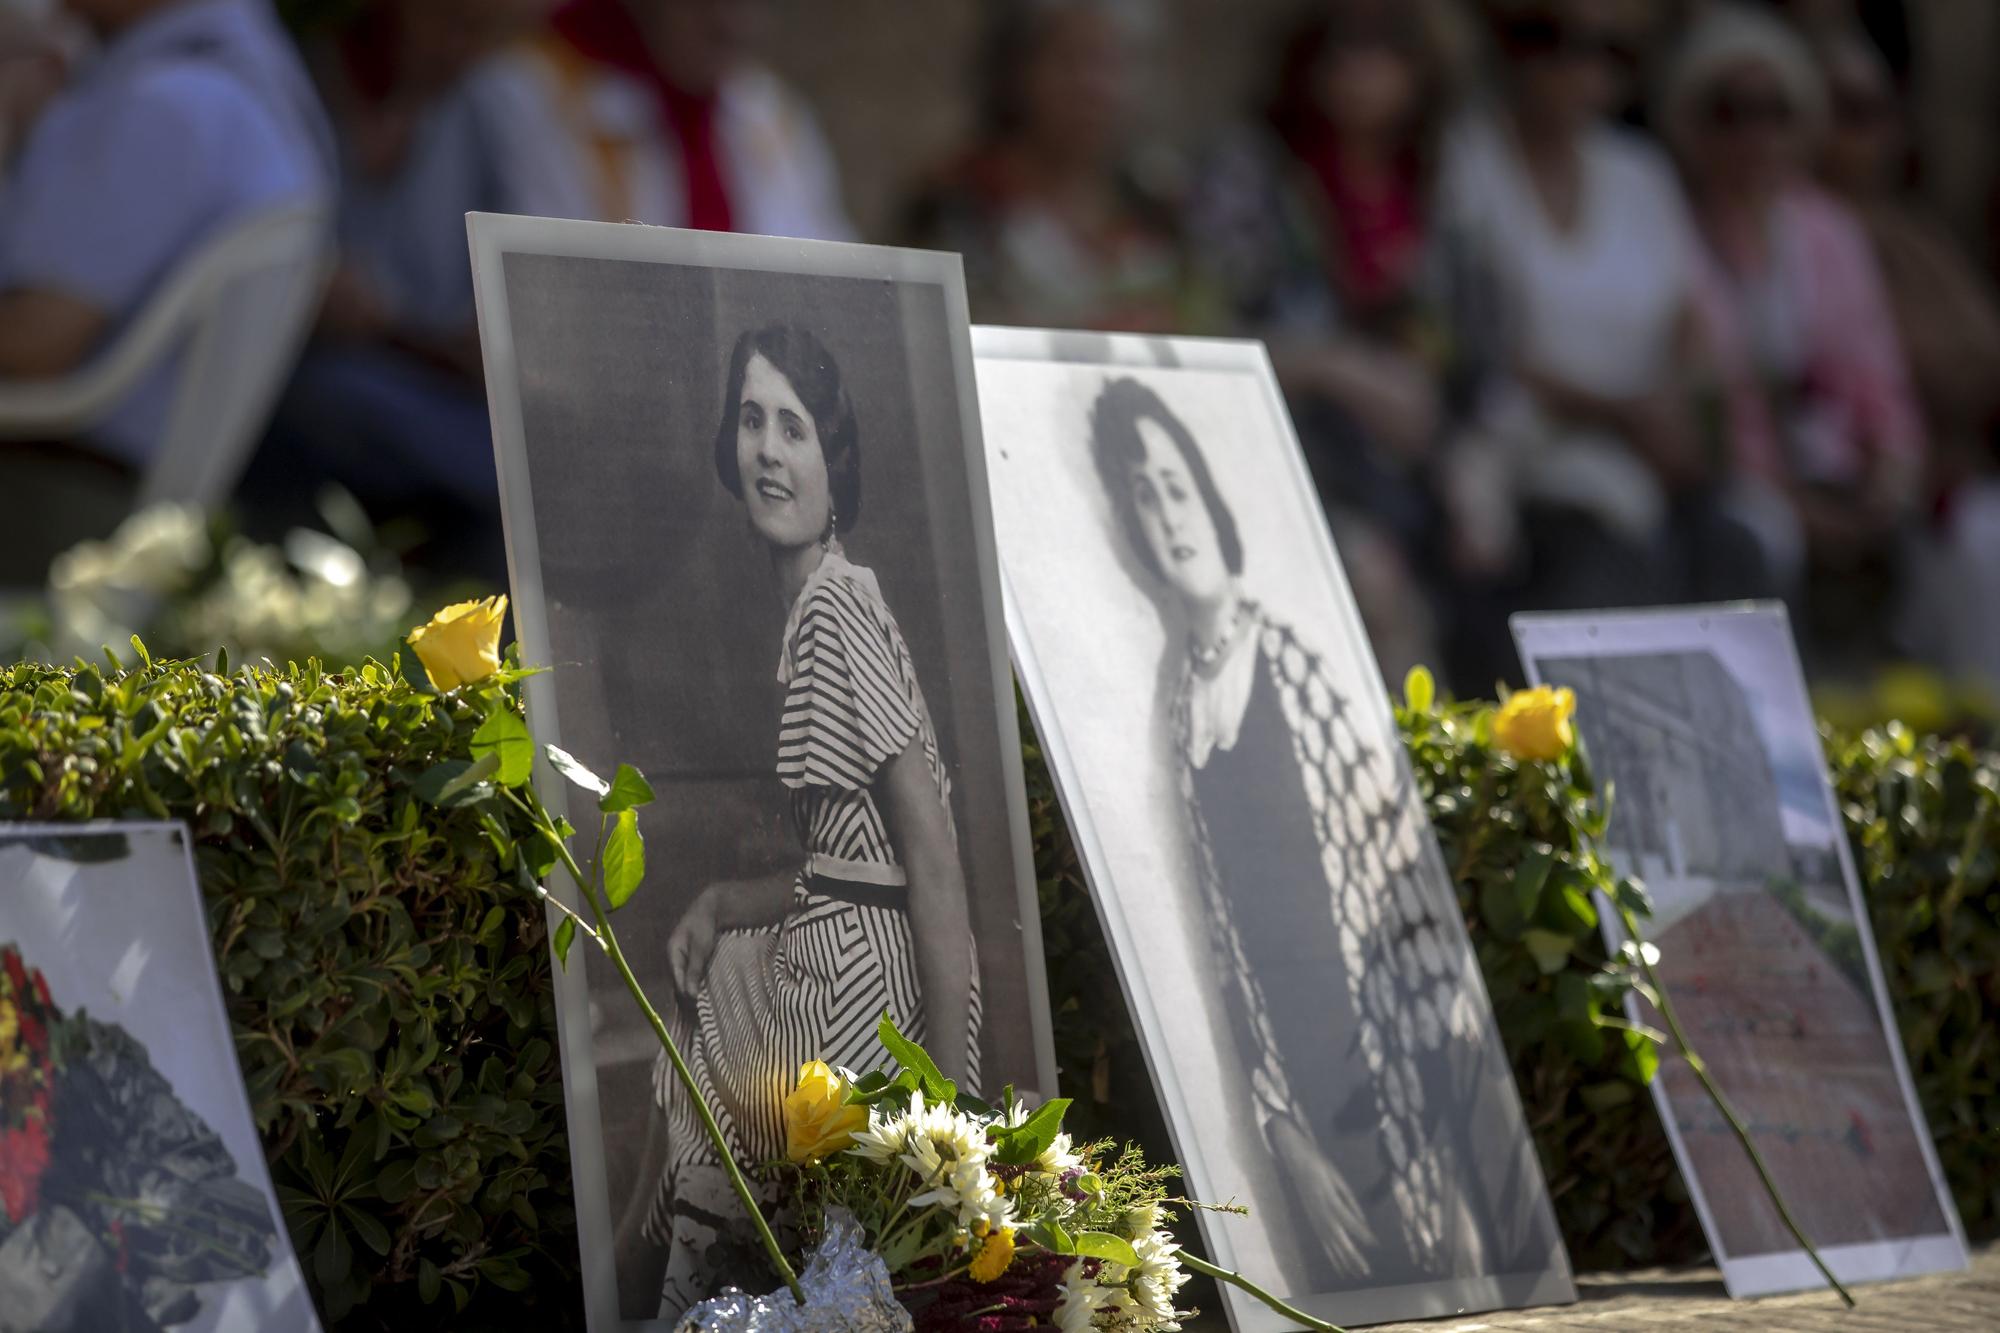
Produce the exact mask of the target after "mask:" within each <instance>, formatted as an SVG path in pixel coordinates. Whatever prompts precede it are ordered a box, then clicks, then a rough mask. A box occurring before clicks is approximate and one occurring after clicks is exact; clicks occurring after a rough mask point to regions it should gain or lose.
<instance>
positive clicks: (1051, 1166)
mask: <svg viewBox="0 0 2000 1333" xmlns="http://www.w3.org/2000/svg"><path fill="white" fill-rule="evenodd" d="M1082 1169H1083V1159H1082V1158H1081V1157H1078V1156H1077V1155H1076V1153H1075V1152H1074V1151H1072V1149H1071V1147H1070V1137H1069V1135H1067V1134H1058V1135H1056V1136H1055V1139H1054V1141H1053V1142H1051V1143H1050V1144H1049V1146H1048V1147H1046V1148H1044V1149H1042V1153H1041V1156H1039V1157H1037V1158H1036V1159H1035V1170H1037V1171H1040V1172H1043V1173H1044V1174H1046V1175H1051V1176H1060V1175H1062V1174H1063V1173H1064V1172H1067V1171H1081V1170H1082Z"/></svg>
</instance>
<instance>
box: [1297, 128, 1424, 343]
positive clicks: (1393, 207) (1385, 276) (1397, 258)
mask: <svg viewBox="0 0 2000 1333" xmlns="http://www.w3.org/2000/svg"><path fill="white" fill-rule="evenodd" d="M1286 140H1287V143H1288V145H1289V146H1290V148H1291V150H1292V152H1293V153H1294V154H1295V155H1296V156H1297V157H1298V159H1299V161H1300V162H1301V163H1302V164H1303V165H1304V166H1305V168H1306V170H1307V171H1308V172H1309V173H1310V174H1311V176H1312V178H1313V180H1314V181H1316V182H1317V183H1318V185H1319V188H1320V191H1321V193H1322V194H1323V196H1324V199H1325V203H1326V225H1327V229H1328V232H1329V236H1328V239H1329V240H1330V241H1331V242H1332V251H1333V254H1332V256H1331V258H1332V261H1333V267H1334V274H1333V276H1334V279H1335V283H1336V286H1337V287H1338V289H1339V294H1340V296H1341V297H1342V299H1343V300H1345V301H1346V303H1347V304H1348V305H1349V306H1350V307H1352V308H1354V309H1356V310H1357V311H1359V312H1361V313H1368V312H1371V311H1373V310H1375V309H1378V308H1380V307H1382V306H1384V305H1387V304H1389V303H1391V302H1393V301H1395V300H1396V299H1397V298H1398V297H1400V296H1401V295H1402V294H1403V293H1404V291H1405V290H1406V288H1407V287H1408V285H1409V282H1410V280H1411V278H1412V277H1413V276H1414V274H1415V271H1416V265H1417V259H1418V257H1419V255H1420V254H1421V253H1422V250H1423V241H1424V216H1423V201H1422V199H1421V197H1420V196H1421V186H1420V182H1421V179H1422V172H1421V171H1420V170H1419V168H1418V166H1417V164H1416V162H1415V160H1414V159H1413V158H1405V159H1404V160H1402V161H1399V162H1397V163H1396V164H1395V165H1394V167H1393V168H1392V169H1391V170H1390V172H1389V174H1388V176H1387V177H1386V178H1385V179H1383V180H1381V181H1379V182H1373V183H1370V184H1367V185H1364V184H1363V183H1362V182H1361V181H1360V180H1358V179H1356V174H1355V173H1354V172H1353V171H1352V170H1350V169H1349V167H1348V164H1347V163H1346V162H1345V161H1344V160H1343V159H1342V155H1341V152H1340V147H1339V143H1338V141H1337V139H1336V138H1335V136H1334V134H1333V131H1332V129H1331V127H1328V126H1325V125H1324V124H1323V123H1319V124H1310V125H1305V126H1301V127H1299V128H1298V129H1297V130H1295V131H1294V132H1293V133H1292V134H1289V135H1287V136H1286Z"/></svg>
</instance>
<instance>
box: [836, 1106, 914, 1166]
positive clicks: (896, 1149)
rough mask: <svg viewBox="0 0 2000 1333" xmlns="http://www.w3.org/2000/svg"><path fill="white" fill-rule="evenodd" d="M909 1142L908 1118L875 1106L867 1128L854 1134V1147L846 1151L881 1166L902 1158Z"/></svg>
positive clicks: (897, 1112) (870, 1113)
mask: <svg viewBox="0 0 2000 1333" xmlns="http://www.w3.org/2000/svg"><path fill="white" fill-rule="evenodd" d="M909 1142H910V1118H909V1117H908V1116H907V1115H904V1114H903V1113H902V1112H900V1111H889V1110H885V1109H884V1108H883V1107H880V1106H877V1107H874V1108H873V1109H872V1110H871V1111H870V1112H869V1115H868V1128H866V1129H864V1130H861V1131H859V1132H857V1133H856V1134H855V1136H854V1146H853V1147H851V1148H849V1149H848V1150H847V1151H848V1152H849V1153H851V1154H853V1155H854V1156H856V1157H859V1158H862V1159H864V1160H866V1161H870V1162H873V1163H875V1164H876V1165H878V1166H882V1165H887V1164H888V1163H890V1162H893V1161H895V1160H896V1159H897V1158H898V1157H900V1156H902V1154H903V1149H904V1148H905V1147H907V1146H908V1145H909Z"/></svg>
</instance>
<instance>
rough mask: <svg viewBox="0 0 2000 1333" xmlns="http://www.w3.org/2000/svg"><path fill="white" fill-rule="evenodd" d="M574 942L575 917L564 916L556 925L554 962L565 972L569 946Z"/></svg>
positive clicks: (567, 966) (567, 965)
mask: <svg viewBox="0 0 2000 1333" xmlns="http://www.w3.org/2000/svg"><path fill="white" fill-rule="evenodd" d="M575 943H576V918H575V917H573V916H565V917H564V918H563V919H562V924H561V925H560V926H557V927H556V940H555V949H556V962H557V963H558V964H560V965H561V966H562V969H563V970H564V971H565V972H567V971H568V970H569V947H570V945H572V944H575Z"/></svg>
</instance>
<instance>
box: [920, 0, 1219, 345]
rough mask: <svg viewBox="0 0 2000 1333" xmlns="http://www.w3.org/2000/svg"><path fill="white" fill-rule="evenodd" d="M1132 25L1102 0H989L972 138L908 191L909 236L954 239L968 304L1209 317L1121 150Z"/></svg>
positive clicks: (1049, 313)
mask: <svg viewBox="0 0 2000 1333" xmlns="http://www.w3.org/2000/svg"><path fill="white" fill-rule="evenodd" d="M1134 45H1135V38H1134V36H1133V34H1132V32H1131V31H1130V28H1129V20H1128V19H1127V18H1126V17H1125V16H1124V14H1123V11H1122V8H1121V7H1120V6H1119V5H1117V4H1116V3H1114V2H1113V0H1044V2H1043V3H1036V4H1008V5H1003V6H999V7H998V8H997V9H996V10H995V17H994V19H993V21H992V27H991V29H990V31H989V33H988V36H987V41H986V45H985V49H984V52H983V55H982V58H981V68H980V85H981V97H980V112H979V116H980V119H979V126H978V129H977V132H976V137H975V139H974V142H973V143H972V145H971V146H970V147H969V148H968V149H967V150H966V151H965V152H964V153H963V154H962V155H960V156H959V157H958V158H957V159H956V160H955V161H953V162H952V163H950V164H949V165H948V166H946V167H945V168H944V169H943V170H942V171H941V172H940V173H938V175H937V178H936V179H935V180H933V181H931V182H930V183H928V184H927V185H925V186H924V187H923V188H922V189H921V190H920V191H919V193H918V197H917V198H916V200H915V202H914V204H913V205H912V207H911V209H910V213H909V218H908V221H907V224H906V226H907V230H908V231H909V234H910V241H911V243H912V244H916V245H924V246H930V247H933V248H936V249H941V250H956V251H959V252H960V253H961V254H963V255H964V257H965V283H966V289H967V296H968V299H969V301H970V303H971V307H972V315H973V318H974V319H977V320H981V321H983V322H987V323H999V324H1039V325H1053V326H1057V327H1062V328H1086V329H1106V330H1113V331H1119V332H1140V333H1202V332H1213V331H1215V329H1216V328H1217V326H1218V325H1219V323H1220V321H1221V318H1222V315H1223V311H1222V309H1221V306H1220V304H1219V301H1218V300H1216V299H1215V293H1213V292H1212V291H1211V290H1210V289H1209V288H1208V287H1207V286H1206V285H1205V284H1204V283H1203V282H1201V281H1200V280H1199V276H1198V274H1197V272H1196V270H1195V267H1194V265H1193V264H1192V262H1191V260H1190V257H1189V254H1188V252H1187V248H1186V246H1185V245H1184V243H1183V238H1182V236H1181V233H1180V227H1179V219H1178V218H1177V216H1176V203H1177V201H1176V200H1174V199H1172V198H1171V197H1170V196H1169V194H1168V192H1167V191H1164V190H1162V189H1159V188H1156V186H1155V185H1154V183H1152V182H1149V181H1148V180H1147V179H1146V178H1145V173H1144V172H1143V171H1142V170H1140V169H1139V168H1140V166H1141V164H1140V162H1139V161H1138V158H1139V155H1138V154H1137V153H1136V152H1135V139H1136V137H1137V136H1136V125H1135V116H1134V110H1135V108H1134V105H1133V103H1134V97H1133V86H1132V85H1133V81H1134V77H1135V74H1136V69H1135V65H1136V58H1135V55H1136V53H1135V51H1134Z"/></svg>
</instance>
